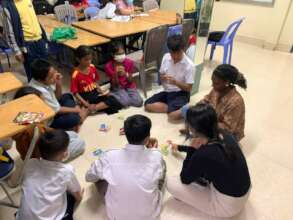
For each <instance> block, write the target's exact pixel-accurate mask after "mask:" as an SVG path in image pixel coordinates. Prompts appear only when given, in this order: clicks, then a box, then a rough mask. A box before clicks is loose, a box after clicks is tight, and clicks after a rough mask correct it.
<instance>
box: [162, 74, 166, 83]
mask: <svg viewBox="0 0 293 220" xmlns="http://www.w3.org/2000/svg"><path fill="white" fill-rule="evenodd" d="M160 80H161V81H163V82H164V81H166V80H167V74H161V75H160Z"/></svg>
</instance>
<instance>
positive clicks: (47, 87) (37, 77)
mask: <svg viewBox="0 0 293 220" xmlns="http://www.w3.org/2000/svg"><path fill="white" fill-rule="evenodd" d="M31 69H32V78H33V79H32V80H31V81H30V83H29V85H30V86H31V87H33V88H35V89H37V90H39V91H40V92H41V93H42V96H43V98H44V101H45V102H46V103H47V104H48V105H49V106H50V107H51V108H52V109H53V110H54V111H55V113H56V115H55V117H54V119H53V122H51V123H50V127H52V128H59V129H64V130H68V129H71V128H72V127H75V126H78V125H80V124H82V122H83V121H84V120H85V118H86V117H87V115H88V110H87V109H81V108H80V107H79V106H78V105H76V103H75V100H74V98H73V96H72V95H71V94H68V93H67V94H62V75H61V74H60V73H58V72H57V70H55V69H54V67H53V66H52V65H51V64H50V63H49V62H48V61H46V60H42V59H37V60H35V61H34V62H33V63H32V66H31ZM73 122H74V124H73Z"/></svg>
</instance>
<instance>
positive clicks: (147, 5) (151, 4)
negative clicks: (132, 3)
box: [142, 0, 160, 12]
mask: <svg viewBox="0 0 293 220" xmlns="http://www.w3.org/2000/svg"><path fill="white" fill-rule="evenodd" d="M142 7H143V10H144V11H145V12H148V11H150V10H153V9H158V8H159V7H160V6H159V4H158V2H157V1H156V0H145V1H144V2H143V3H142Z"/></svg>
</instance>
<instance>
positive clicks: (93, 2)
mask: <svg viewBox="0 0 293 220" xmlns="http://www.w3.org/2000/svg"><path fill="white" fill-rule="evenodd" d="M88 4H89V6H90V7H97V8H100V7H101V3H100V1H99V0H88Z"/></svg>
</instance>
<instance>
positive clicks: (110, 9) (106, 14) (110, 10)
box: [97, 2, 116, 19]
mask: <svg viewBox="0 0 293 220" xmlns="http://www.w3.org/2000/svg"><path fill="white" fill-rule="evenodd" d="M115 11H116V5H115V4H113V3H112V2H108V3H107V4H106V5H105V7H104V8H102V9H101V10H100V11H99V13H98V15H97V18H98V19H107V18H113V17H115Z"/></svg>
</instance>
